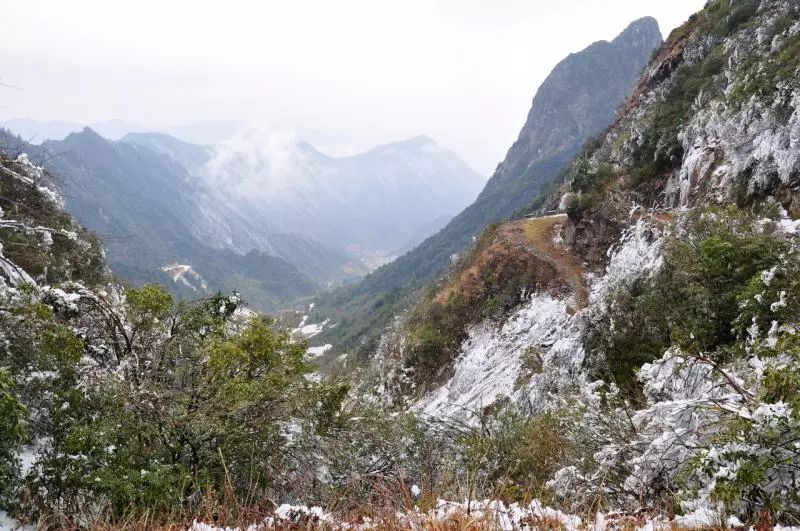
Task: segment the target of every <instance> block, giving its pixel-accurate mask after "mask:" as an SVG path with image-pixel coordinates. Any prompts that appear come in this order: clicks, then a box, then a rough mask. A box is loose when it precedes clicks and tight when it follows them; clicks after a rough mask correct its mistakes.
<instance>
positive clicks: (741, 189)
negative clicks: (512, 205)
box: [0, 0, 800, 531]
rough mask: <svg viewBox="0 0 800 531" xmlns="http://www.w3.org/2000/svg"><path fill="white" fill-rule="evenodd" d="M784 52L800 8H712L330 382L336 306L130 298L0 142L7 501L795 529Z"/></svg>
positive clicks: (799, 493)
mask: <svg viewBox="0 0 800 531" xmlns="http://www.w3.org/2000/svg"><path fill="white" fill-rule="evenodd" d="M798 53H800V7H798V5H797V3H796V2H792V1H789V0H760V1H756V0H712V1H710V2H709V3H708V4H707V6H706V8H705V9H704V10H703V11H701V12H700V13H698V14H697V15H695V16H693V17H692V18H691V19H690V20H689V21H688V22H687V23H686V24H685V25H684V26H682V27H681V28H678V29H677V30H675V32H674V33H673V34H672V35H671V36H670V38H669V39H668V41H667V42H666V43H665V44H664V46H663V48H662V49H661V50H660V51H659V52H658V53H657V54H656V56H655V57H654V59H653V62H652V63H651V65H650V66H649V67H648V69H647V70H646V71H645V73H644V74H643V76H642V78H641V80H640V81H639V83H638V85H637V87H636V89H635V90H634V92H633V94H632V95H631V97H630V98H629V100H628V102H627V104H626V105H625V106H624V107H623V108H622V109H621V112H620V116H619V119H618V120H617V121H616V122H615V123H614V124H613V125H612V126H611V127H610V128H609V129H608V131H607V132H606V133H605V134H604V135H602V136H601V137H599V138H597V139H595V140H593V141H592V142H590V143H589V144H587V146H586V147H585V149H584V150H583V151H582V152H581V153H580V154H579V156H578V157H577V159H576V160H575V161H574V162H573V163H572V164H571V165H570V166H569V167H568V168H567V170H566V173H565V174H564V177H565V179H564V181H563V183H562V182H558V183H555V184H554V185H553V188H552V189H551V192H550V194H549V195H547V196H546V197H543V198H541V200H540V201H539V202H537V203H536V206H535V207H530V209H529V211H527V212H522V213H521V214H520V216H518V219H515V220H512V221H508V222H504V223H498V224H495V225H492V226H490V227H488V228H487V229H486V230H485V232H484V233H483V234H482V235H481V236H480V237H478V238H476V241H475V242H474V245H473V246H472V248H471V249H470V250H469V252H467V253H466V254H465V255H464V256H461V257H460V258H458V259H457V260H455V263H454V266H453V268H452V269H451V270H450V271H449V272H448V273H447V275H445V276H444V277H442V278H441V279H439V281H437V282H436V283H434V284H432V285H430V286H428V288H427V289H426V290H420V292H419V293H418V294H417V295H418V296H417V297H416V299H415V303H414V304H413V305H412V307H410V308H408V310H407V311H405V312H403V313H401V314H399V315H397V317H396V319H395V321H394V323H393V325H392V326H391V327H390V328H389V329H388V330H385V333H384V334H383V338H382V340H381V342H380V346H379V348H378V349H377V352H375V353H374V355H373V356H372V357H371V358H369V359H363V358H360V359H353V358H347V356H344V357H343V358H341V359H340V360H337V361H341V362H342V363H341V364H339V365H338V367H339V370H338V372H336V373H335V374H331V373H327V374H323V371H322V370H321V369H319V368H318V369H319V370H318V371H317V372H313V374H312V371H314V367H312V366H311V365H310V363H311V362H313V361H314V360H316V359H317V358H324V357H326V353H327V352H328V351H329V350H330V349H332V348H335V346H333V347H332V346H331V345H329V344H325V345H322V346H317V347H312V348H308V346H307V344H306V339H307V338H312V337H315V336H317V335H320V334H322V335H324V333H325V332H326V331H329V330H330V329H331V328H333V327H335V326H347V323H344V324H342V323H337V322H334V320H333V319H331V320H328V319H325V318H324V317H322V318H320V319H317V318H316V317H317V316H318V314H317V313H316V312H314V313H313V314H312V310H313V309H314V306H313V305H311V306H310V307H308V311H307V312H305V314H303V313H298V314H297V317H298V319H297V320H298V321H299V324H298V323H297V322H295V324H297V325H298V326H297V327H296V328H294V329H290V330H282V329H280V328H279V327H278V326H277V325H276V324H275V322H274V321H272V320H270V319H268V318H266V317H264V316H260V315H257V314H255V313H253V312H251V311H248V310H245V309H244V308H243V301H242V300H241V298H240V297H239V296H238V295H237V294H233V295H230V296H227V295H222V294H217V295H214V296H208V297H206V298H203V299H200V300H197V301H194V302H192V303H187V302H182V301H175V300H173V298H172V297H171V296H170V295H169V294H168V293H167V292H166V291H164V289H162V288H160V287H159V286H156V285H145V286H142V287H138V288H131V287H123V286H122V285H121V283H120V282H119V281H118V280H117V279H115V278H114V277H113V276H112V275H111V274H110V273H109V271H108V270H107V269H106V267H105V263H104V260H103V252H102V249H101V246H100V244H99V242H98V240H97V239H96V238H95V237H94V236H92V235H91V234H89V233H87V232H86V231H84V230H83V229H81V228H80V227H79V226H78V225H77V224H76V223H75V222H74V221H73V220H72V219H71V218H70V217H69V216H68V215H66V214H65V213H64V211H63V202H62V200H61V198H60V196H59V195H58V194H57V193H55V192H53V191H51V190H53V179H52V178H51V177H50V176H49V175H48V174H47V172H46V171H44V170H43V169H42V168H39V167H38V166H36V165H35V164H33V163H32V162H31V161H30V159H28V158H27V157H25V156H20V157H13V158H9V157H3V158H2V159H0V189H2V192H3V193H2V194H0V367H2V368H1V369H0V509H2V510H3V511H4V513H5V515H10V517H13V518H15V519H16V520H15V521H17V522H20V523H26V524H27V523H30V524H34V525H36V524H38V525H40V526H42V527H53V528H58V527H67V528H75V527H93V526H94V527H98V528H105V527H110V528H114V527H137V528H148V529H149V528H153V527H158V526H181V527H184V528H186V527H190V528H191V529H194V530H196V531H206V530H216V529H253V530H255V529H262V528H263V529H272V528H298V529H299V528H303V529H315V528H318V529H337V528H341V529H508V530H512V529H552V528H559V529H576V530H577V529H595V530H600V529H647V530H655V529H673V528H737V529H739V528H750V527H752V528H754V529H767V528H773V527H774V528H776V529H777V528H779V527H780V526H781V525H784V526H790V525H800V468H799V467H798V462H800V335H799V334H798V331H799V330H800V221H798V218H800V191H799V190H798V186H800V157H799V156H798V153H799V152H800V144H798V143H799V142H800V132H799V131H798V124H800V114H798V113H799V111H798V107H797V105H798V103H799V102H800V98H798V96H797V94H798V90H800V84H799V83H798V79H800V76H798V74H799V73H800V70H799V68H800V64H799V62H798V57H800V56H799V55H798ZM553 209H557V210H561V211H562V212H561V213H559V214H557V215H552V212H550V211H551V210H553ZM181 264H182V262H176V263H175V264H174V265H172V266H167V267H166V268H165V270H166V271H167V272H169V273H170V274H171V275H173V278H174V280H176V281H179V282H184V283H185V284H186V285H187V286H188V287H190V288H193V289H194V288H197V287H202V288H203V289H202V290H201V289H197V290H196V291H197V293H202V292H205V285H204V284H203V282H204V281H203V279H202V277H200V276H199V275H197V274H196V273H194V270H193V268H192V266H189V265H181ZM301 315H302V318H301V317H300V316H301ZM311 315H314V317H313V318H312V317H311ZM309 319H312V320H313V321H318V322H309ZM322 335H321V336H320V337H323V336H322ZM317 339H319V338H317ZM5 515H0V516H3V518H4V519H3V520H0V522H4V521H8V520H7V519H5Z"/></svg>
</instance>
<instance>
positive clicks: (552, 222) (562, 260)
mask: <svg viewBox="0 0 800 531" xmlns="http://www.w3.org/2000/svg"><path fill="white" fill-rule="evenodd" d="M566 221H567V216H566V215H560V216H548V217H544V218H536V219H526V220H523V221H520V222H518V223H519V224H520V225H521V227H522V231H523V233H524V234H525V237H526V238H527V240H528V242H529V243H530V244H531V246H532V247H531V252H533V253H534V254H536V255H537V256H538V257H539V258H541V259H542V260H545V261H546V262H548V263H549V264H550V265H552V266H553V267H555V268H556V270H557V271H558V272H559V273H560V274H561V275H562V276H563V277H564V279H565V280H566V281H567V282H568V283H569V285H570V286H571V287H572V291H573V293H574V294H575V302H576V305H577V306H578V308H582V307H584V306H586V304H587V302H588V300H589V291H588V289H587V287H586V283H585V281H584V279H583V267H582V266H581V264H580V262H578V260H577V259H576V258H575V256H574V255H573V254H572V253H570V252H569V251H568V250H567V249H565V248H564V247H561V246H558V245H556V244H555V243H554V238H555V236H556V231H557V230H559V228H560V226H562V225H563V224H564V223H566Z"/></svg>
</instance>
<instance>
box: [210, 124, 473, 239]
mask: <svg viewBox="0 0 800 531" xmlns="http://www.w3.org/2000/svg"><path fill="white" fill-rule="evenodd" d="M205 177H206V179H207V180H208V182H209V183H210V187H211V188H212V189H214V190H217V191H219V192H220V200H222V201H225V202H226V203H228V204H231V205H234V206H235V208H236V210H238V211H240V212H245V213H246V215H247V217H248V218H250V219H252V220H254V221H255V222H257V223H260V224H264V225H269V226H272V227H274V228H275V230H276V231H278V232H292V233H300V234H306V235H308V236H310V237H312V238H314V239H317V240H319V241H324V242H326V243H328V244H330V245H333V246H336V247H340V248H345V249H363V250H366V251H370V252H382V253H384V254H389V253H390V252H391V251H393V250H394V249H397V248H399V247H401V246H403V245H407V244H408V242H409V241H410V240H411V239H413V238H419V234H420V230H421V229H422V228H424V227H427V226H430V224H431V223H433V222H434V221H435V220H437V219H440V218H441V216H443V215H448V214H449V215H452V214H454V213H455V212H458V211H460V210H461V209H462V208H463V207H464V206H466V205H467V204H469V202H470V201H472V200H473V199H474V198H475V196H476V195H477V194H478V191H479V190H480V188H481V186H482V185H483V179H481V177H480V176H479V175H478V174H477V173H475V172H474V171H472V170H471V169H470V168H469V167H468V166H467V165H466V164H465V163H464V162H463V161H462V160H461V159H460V158H458V157H457V156H456V155H455V154H454V153H452V152H450V151H448V150H446V149H443V148H441V147H440V146H438V145H437V144H436V143H435V142H434V141H433V140H431V139H430V138H428V137H425V136H419V137H416V138H412V139H409V140H406V141H402V142H396V143H392V144H388V145H385V146H379V147H376V148H374V149H372V150H369V151H367V152H365V153H362V154H359V155H354V156H349V157H339V158H337V157H330V156H327V155H325V154H323V153H321V152H319V151H318V150H316V149H315V148H314V147H313V146H311V145H310V144H308V143H305V142H301V141H297V140H296V139H294V138H293V137H291V136H288V135H283V134H280V133H275V132H269V131H259V130H254V131H249V132H247V133H245V134H243V135H241V136H240V137H238V138H236V139H234V141H232V142H230V143H225V144H222V145H220V146H218V147H217V148H216V152H215V155H214V156H213V157H212V159H211V160H210V161H209V163H208V164H207V165H206V171H205ZM427 235H428V234H425V236H427Z"/></svg>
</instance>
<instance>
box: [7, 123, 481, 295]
mask: <svg viewBox="0 0 800 531" xmlns="http://www.w3.org/2000/svg"><path fill="white" fill-rule="evenodd" d="M0 144H1V145H2V147H4V148H6V149H12V148H13V150H15V151H17V152H22V151H24V152H27V153H29V154H30V155H31V156H32V158H34V159H36V160H42V161H46V163H45V165H46V166H48V167H49V168H50V169H51V170H53V171H54V172H55V173H56V174H57V175H58V176H59V177H60V179H61V188H62V191H63V195H64V197H65V199H66V205H67V208H68V210H69V211H70V212H71V213H72V214H73V215H74V216H75V217H76V218H77V219H78V220H79V221H80V222H81V223H82V224H83V225H84V226H86V227H88V228H90V229H91V230H94V231H96V232H98V233H99V234H100V235H101V237H103V239H104V242H105V246H106V248H107V251H108V259H109V263H110V265H111V267H112V268H113V270H114V271H115V272H116V273H117V274H119V275H120V276H121V277H123V278H125V279H127V280H129V281H131V282H133V283H136V284H140V283H144V282H154V281H161V282H166V283H167V284H169V285H171V286H172V289H173V291H174V292H176V293H177V294H179V295H181V296H184V297H189V298H194V297H197V296H200V295H202V294H203V293H205V292H207V291H213V290H220V289H221V290H224V291H230V290H233V289H239V290H241V291H242V293H243V295H245V298H246V299H247V300H248V301H250V302H251V303H252V304H253V306H254V307H256V308H258V309H263V310H273V309H275V308H277V307H280V306H282V305H285V304H287V303H290V302H292V301H295V300H297V299H301V298H304V297H308V296H311V295H314V294H316V293H318V292H319V290H320V289H325V288H327V287H330V286H334V285H337V284H341V283H346V282H351V281H353V280H356V279H358V278H359V277H361V276H363V275H364V274H366V273H367V272H369V270H370V269H372V268H373V267H375V266H377V265H379V264H380V263H381V262H382V261H385V260H386V259H387V258H386V257H387V255H391V254H392V252H395V251H396V250H397V249H400V248H402V247H403V246H408V245H414V244H416V243H418V241H420V240H421V239H424V238H425V237H427V236H428V235H429V234H430V232H427V231H431V232H432V231H435V230H436V228H438V226H441V224H442V223H443V221H442V220H443V219H449V215H450V214H452V212H457V211H458V210H459V209H460V208H462V207H463V206H464V205H465V204H467V203H468V202H469V201H470V200H471V199H472V198H474V196H475V195H477V192H478V190H479V188H480V184H481V182H482V179H481V178H480V177H479V176H478V175H477V174H476V173H475V172H473V171H472V170H470V169H469V168H468V167H467V166H466V164H464V163H463V162H462V161H461V160H460V159H458V157H456V156H455V155H454V154H452V153H451V152H448V151H446V150H443V149H441V148H439V147H438V146H437V145H436V144H435V143H434V142H433V141H432V140H430V139H428V138H425V137H419V138H415V139H412V140H409V141H405V142H399V143H396V144H391V145H388V146H382V147H379V148H376V149H374V150H372V151H369V152H367V153H365V154H363V155H360V156H355V157H346V158H341V159H336V158H333V157H328V156H326V155H323V154H322V153H320V152H318V151H317V150H315V149H314V148H313V147H312V146H310V145H309V144H306V143H302V142H298V141H296V140H292V139H289V140H287V141H286V142H278V141H276V139H275V138H270V137H266V138H264V137H262V136H258V135H256V136H253V135H248V136H244V137H238V138H237V139H236V140H235V141H232V142H230V143H227V144H224V145H221V146H215V147H210V146H203V145H197V144H192V143H188V142H184V141H181V140H178V139H177V138H174V137H172V136H169V135H166V134H162V133H150V132H133V133H129V134H126V135H125V136H124V137H123V138H122V139H121V140H118V141H112V140H109V139H107V138H104V137H102V136H101V135H99V134H97V133H96V132H95V131H93V130H92V129H90V128H84V129H83V130H81V131H80V132H78V133H70V134H69V135H68V136H67V137H66V138H64V139H63V140H48V141H45V142H44V143H42V144H41V145H39V146H36V145H32V144H29V143H27V142H25V140H24V139H22V138H19V137H13V136H11V135H10V134H8V133H4V134H3V137H2V138H0ZM360 257H364V260H361V259H360ZM365 262H367V263H365ZM369 264H371V265H369Z"/></svg>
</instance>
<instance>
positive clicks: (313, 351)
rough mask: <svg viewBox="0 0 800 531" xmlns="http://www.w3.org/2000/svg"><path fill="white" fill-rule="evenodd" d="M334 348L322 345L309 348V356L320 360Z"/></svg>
mask: <svg viewBox="0 0 800 531" xmlns="http://www.w3.org/2000/svg"><path fill="white" fill-rule="evenodd" d="M332 348H333V345H330V344H328V345H322V346H319V347H308V351H307V352H308V356H309V357H311V358H318V357H320V356H322V355H323V354H325V353H326V352H328V351H329V350H330V349H332Z"/></svg>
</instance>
